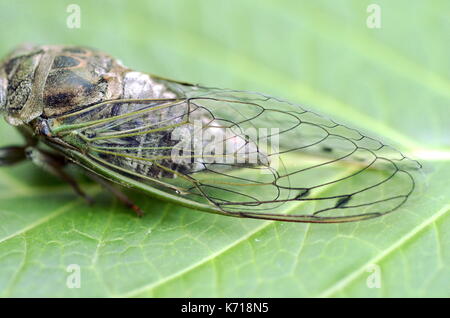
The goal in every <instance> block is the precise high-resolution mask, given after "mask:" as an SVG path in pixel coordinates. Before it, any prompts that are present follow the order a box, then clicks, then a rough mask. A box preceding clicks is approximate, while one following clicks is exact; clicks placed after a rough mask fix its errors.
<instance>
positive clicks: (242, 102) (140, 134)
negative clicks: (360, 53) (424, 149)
mask: <svg viewBox="0 0 450 318" xmlns="http://www.w3.org/2000/svg"><path fill="white" fill-rule="evenodd" d="M165 84H166V85H167V86H169V87H170V89H171V90H172V91H173V92H174V93H175V94H176V96H177V97H176V98H170V99H156V100H149V99H142V100H115V101H108V102H104V103H101V104H97V105H93V106H91V107H88V108H85V109H82V110H80V111H77V112H73V113H71V114H66V115H64V116H60V117H59V118H55V119H54V123H53V124H54V125H53V126H54V128H53V131H54V133H57V134H58V135H60V136H62V138H63V139H64V140H65V141H66V142H68V143H70V144H71V145H73V146H75V147H78V148H79V149H82V151H83V153H84V154H86V155H87V156H88V157H89V158H91V159H92V160H95V161H96V162H97V163H98V164H100V165H102V166H104V167H108V168H109V169H112V170H114V171H117V172H120V173H123V174H124V175H127V176H131V177H132V178H134V179H136V180H139V181H140V182H143V183H147V184H150V185H152V186H154V187H158V188H160V189H163V190H164V191H167V193H170V194H175V195H177V196H179V197H180V198H183V200H185V199H188V200H192V201H193V202H194V201H195V202H201V203H206V204H209V205H211V206H213V207H214V208H215V209H216V210H219V211H221V212H222V213H223V214H229V215H233V216H240V217H252V218H263V219H274V220H285V221H298V222H348V221H356V220H361V219H367V218H372V217H376V216H380V215H383V214H386V213H389V212H392V211H394V210H395V209H397V208H398V207H400V206H401V205H402V204H404V203H405V201H406V200H407V199H408V197H409V196H410V195H411V193H412V192H413V190H414V186H415V181H414V178H413V175H412V173H411V171H414V170H417V169H418V168H420V164H419V163H418V162H416V161H412V160H409V159H407V158H406V157H405V156H403V155H402V154H401V153H400V152H398V151H396V150H395V149H393V148H391V147H389V146H387V145H385V144H383V143H382V142H380V141H377V140H375V139H372V138H370V137H367V136H364V135H362V134H361V133H359V132H358V131H357V130H354V129H350V128H347V127H345V126H343V125H340V124H337V123H335V122H333V121H331V120H328V119H325V118H323V117H321V116H319V115H317V114H315V113H313V112H310V111H306V110H304V109H303V108H301V107H299V106H298V105H293V104H291V103H288V102H285V101H281V100H278V99H275V98H270V97H267V96H264V95H261V94H257V93H249V92H242V91H233V90H222V89H214V88H204V87H198V86H191V85H185V84H181V83H176V82H171V81H167V82H165Z"/></svg>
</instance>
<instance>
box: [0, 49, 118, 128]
mask: <svg viewBox="0 0 450 318" xmlns="http://www.w3.org/2000/svg"><path fill="white" fill-rule="evenodd" d="M123 70H124V68H123V67H122V66H121V65H119V64H118V63H117V62H116V61H115V60H114V59H112V58H111V57H110V56H109V55H107V54H104V53H101V52H98V51H96V50H92V49H88V48H82V47H70V46H51V45H50V46H36V45H22V46H20V47H19V48H17V49H15V50H14V51H13V52H12V53H11V54H9V55H8V56H7V58H6V59H5V60H4V61H3V63H2V64H1V65H0V110H1V111H2V113H3V114H4V115H5V118H6V120H7V121H8V122H9V123H10V124H11V125H14V126H20V125H24V124H25V125H26V124H28V123H30V122H31V121H32V120H33V119H35V118H37V117H38V116H41V115H44V116H46V117H52V116H58V115H60V114H62V113H66V112H70V111H71V110H73V109H75V108H77V107H80V106H82V105H89V104H93V103H96V102H100V101H102V100H105V99H113V98H117V97H118V96H119V95H120V94H121V93H122V90H121V83H120V82H119V80H118V77H120V76H118V74H120V73H121V72H122V71H123Z"/></svg>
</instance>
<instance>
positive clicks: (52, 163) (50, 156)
mask: <svg viewBox="0 0 450 318" xmlns="http://www.w3.org/2000/svg"><path fill="white" fill-rule="evenodd" d="M25 156H26V158H29V159H31V161H32V162H33V163H34V164H35V165H37V166H38V167H40V168H42V169H44V170H45V171H48V172H50V173H52V174H53V175H55V176H57V177H59V178H61V179H62V180H64V181H65V182H67V183H68V184H69V185H70V186H71V187H72V189H73V190H74V191H75V193H76V194H78V195H79V196H81V197H82V198H83V199H84V200H85V201H86V202H87V203H88V204H93V203H94V199H92V198H91V197H90V196H88V195H87V194H86V193H85V192H84V191H83V190H82V189H81V187H80V186H79V184H78V182H77V181H76V180H75V179H74V178H73V177H72V176H70V175H69V174H68V173H67V172H66V171H64V167H65V166H66V164H67V161H66V160H65V158H64V157H62V156H60V155H58V154H55V153H50V152H48V151H44V150H41V149H38V148H36V147H32V146H28V147H25Z"/></svg>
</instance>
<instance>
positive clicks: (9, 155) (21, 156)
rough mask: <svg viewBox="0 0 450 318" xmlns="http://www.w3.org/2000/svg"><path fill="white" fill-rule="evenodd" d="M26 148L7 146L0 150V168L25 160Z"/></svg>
mask: <svg viewBox="0 0 450 318" xmlns="http://www.w3.org/2000/svg"><path fill="white" fill-rule="evenodd" d="M26 148H27V146H7V147H2V148H0V166H11V165H14V164H16V163H19V162H21V161H24V160H26V159H27V156H26V153H25V149H26Z"/></svg>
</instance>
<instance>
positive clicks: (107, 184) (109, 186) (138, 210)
mask: <svg viewBox="0 0 450 318" xmlns="http://www.w3.org/2000/svg"><path fill="white" fill-rule="evenodd" d="M87 175H88V176H89V177H90V178H91V179H92V180H94V181H95V182H97V183H99V184H101V185H102V186H103V187H104V188H105V189H106V190H108V191H109V192H111V193H112V194H113V195H114V196H115V197H116V198H117V199H118V200H119V201H120V202H121V203H122V204H124V205H125V206H126V207H128V208H130V209H132V210H133V211H134V212H135V213H136V214H137V216H139V217H141V216H143V215H144V212H143V211H142V210H141V208H140V207H139V206H137V205H136V204H135V203H134V202H133V201H131V199H130V198H128V197H127V196H126V195H125V194H124V193H123V192H122V191H120V190H119V189H117V188H116V187H115V186H114V185H113V184H111V183H110V182H109V181H107V180H105V179H103V178H101V177H99V176H97V175H96V174H94V173H91V172H87Z"/></svg>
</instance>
